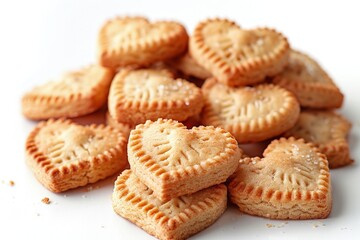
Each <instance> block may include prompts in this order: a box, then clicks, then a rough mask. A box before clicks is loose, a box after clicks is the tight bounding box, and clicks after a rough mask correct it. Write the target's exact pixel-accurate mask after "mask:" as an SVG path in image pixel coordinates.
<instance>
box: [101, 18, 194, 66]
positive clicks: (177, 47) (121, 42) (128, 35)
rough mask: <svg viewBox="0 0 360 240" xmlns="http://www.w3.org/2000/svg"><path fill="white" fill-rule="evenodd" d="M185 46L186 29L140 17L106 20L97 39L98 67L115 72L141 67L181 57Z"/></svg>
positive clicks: (170, 23) (177, 24)
mask: <svg viewBox="0 0 360 240" xmlns="http://www.w3.org/2000/svg"><path fill="white" fill-rule="evenodd" d="M187 45H188V35H187V33H186V30H185V28H184V27H183V26H182V25H181V24H179V23H177V22H171V21H161V22H155V23H150V22H149V21H148V20H147V19H146V18H142V17H125V18H115V19H112V20H109V21H108V22H107V23H105V25H104V26H103V27H102V28H101V30H100V33H99V38H98V58H99V62H100V64H101V65H103V66H105V67H109V68H118V67H122V66H128V65H136V66H144V65H149V64H152V63H154V62H157V61H162V60H167V59H170V58H173V57H176V56H177V55H179V54H181V53H183V52H184V51H185V50H186V48H187Z"/></svg>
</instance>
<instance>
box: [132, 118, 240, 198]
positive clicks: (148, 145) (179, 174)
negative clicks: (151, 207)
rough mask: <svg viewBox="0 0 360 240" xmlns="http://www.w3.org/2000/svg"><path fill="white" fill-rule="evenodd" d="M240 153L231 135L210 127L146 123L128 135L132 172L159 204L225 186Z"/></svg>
mask: <svg viewBox="0 0 360 240" xmlns="http://www.w3.org/2000/svg"><path fill="white" fill-rule="evenodd" d="M240 155H241V150H240V149H239V147H238V145H237V142H236V140H235V139H234V137H233V136H231V134H230V133H228V132H226V131H225V130H223V129H221V128H215V127H213V126H208V127H204V126H200V127H194V128H192V129H186V127H185V126H184V125H183V124H181V123H179V122H177V121H174V120H164V119H159V120H157V121H156V122H152V121H150V120H149V121H146V123H145V124H140V125H138V126H136V128H135V130H132V131H131V132H130V137H129V143H128V158H129V163H130V166H131V169H132V170H133V172H134V173H135V174H136V175H137V176H138V177H139V178H140V180H141V181H142V182H143V183H144V184H145V185H147V186H148V187H149V188H150V189H151V190H153V191H154V195H155V196H156V197H158V198H159V199H160V200H162V201H167V200H170V199H172V198H175V197H178V196H182V195H184V194H191V193H194V192H196V191H199V190H201V189H203V188H207V187H210V186H212V185H215V184H219V183H222V182H224V181H225V180H226V179H227V178H228V177H229V176H230V175H231V174H232V173H233V172H234V171H235V170H236V168H237V165H238V161H239V159H240Z"/></svg>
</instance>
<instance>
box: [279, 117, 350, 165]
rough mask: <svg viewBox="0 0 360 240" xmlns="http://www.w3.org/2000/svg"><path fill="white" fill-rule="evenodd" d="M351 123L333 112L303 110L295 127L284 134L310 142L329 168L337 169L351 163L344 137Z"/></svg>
mask: <svg viewBox="0 0 360 240" xmlns="http://www.w3.org/2000/svg"><path fill="white" fill-rule="evenodd" d="M350 128H351V123H350V122H349V121H348V120H346V119H345V118H344V117H343V116H341V115H340V114H337V113H335V112H333V111H314V110H305V111H302V112H301V113H300V117H299V120H298V121H297V123H296V125H295V126H294V127H293V128H292V129H290V130H289V131H287V132H285V133H284V136H285V137H290V136H293V137H295V138H303V139H304V140H305V141H308V142H312V143H314V144H315V146H317V147H318V148H319V149H320V151H321V152H322V153H324V154H325V155H326V157H327V160H328V162H329V167H330V168H337V167H341V166H345V165H348V164H350V163H352V162H353V160H351V158H350V149H349V144H348V142H347V140H346V137H347V135H348V133H349V131H350Z"/></svg>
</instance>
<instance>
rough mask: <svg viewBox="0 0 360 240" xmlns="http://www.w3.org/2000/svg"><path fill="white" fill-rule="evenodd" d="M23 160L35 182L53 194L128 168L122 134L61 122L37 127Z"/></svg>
mask: <svg viewBox="0 0 360 240" xmlns="http://www.w3.org/2000/svg"><path fill="white" fill-rule="evenodd" d="M26 156H27V163H28V165H29V166H30V168H31V169H32V171H33V172H34V174H35V176H36V178H37V179H38V180H39V181H40V182H41V183H42V184H43V185H44V186H45V187H46V188H48V189H49V190H51V191H53V192H62V191H66V190H68V189H71V188H76V187H79V186H84V185H86V184H88V183H94V182H96V181H98V180H100V179H103V178H106V177H108V176H111V175H112V174H115V173H117V172H119V171H120V170H123V169H124V168H125V167H126V166H127V158H126V139H125V138H124V136H123V134H122V133H120V132H119V131H117V130H115V129H113V128H111V127H109V126H107V127H105V126H104V125H90V126H81V125H77V124H75V123H72V122H71V121H69V120H63V119H59V120H53V119H50V120H48V121H46V122H41V123H39V124H38V125H37V127H36V128H35V129H34V130H33V131H32V132H31V133H30V135H29V136H28V138H27V141H26Z"/></svg>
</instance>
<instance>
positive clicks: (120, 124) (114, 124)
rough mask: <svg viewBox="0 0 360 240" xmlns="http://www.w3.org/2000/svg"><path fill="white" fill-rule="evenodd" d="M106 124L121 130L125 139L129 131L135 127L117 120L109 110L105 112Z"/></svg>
mask: <svg viewBox="0 0 360 240" xmlns="http://www.w3.org/2000/svg"><path fill="white" fill-rule="evenodd" d="M106 124H107V125H109V126H111V127H113V128H115V129H117V130H119V131H120V132H122V133H123V135H124V137H125V138H126V139H128V138H129V135H130V131H131V130H132V129H133V128H134V127H135V126H131V125H129V124H128V123H124V122H119V121H117V120H116V119H114V118H113V117H112V116H111V115H110V113H109V112H107V113H106Z"/></svg>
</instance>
